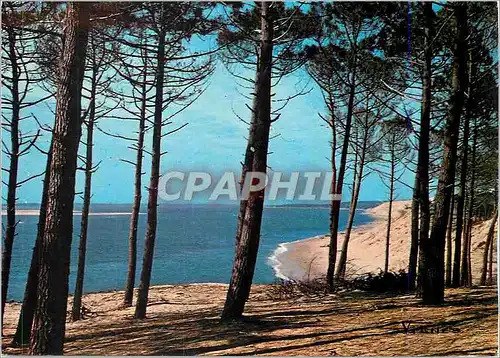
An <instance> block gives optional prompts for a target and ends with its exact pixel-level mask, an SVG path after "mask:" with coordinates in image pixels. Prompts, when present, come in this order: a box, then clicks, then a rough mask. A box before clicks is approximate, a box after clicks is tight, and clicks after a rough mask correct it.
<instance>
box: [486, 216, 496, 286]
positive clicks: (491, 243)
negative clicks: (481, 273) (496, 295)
mask: <svg viewBox="0 0 500 358" xmlns="http://www.w3.org/2000/svg"><path fill="white" fill-rule="evenodd" d="M497 220H498V212H497ZM494 244H495V240H491V242H490V264H489V269H488V271H489V272H488V284H489V285H493V284H494V283H493V245H494ZM497 266H498V264H497Z"/></svg>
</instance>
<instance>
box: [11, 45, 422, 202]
mask: <svg viewBox="0 0 500 358" xmlns="http://www.w3.org/2000/svg"><path fill="white" fill-rule="evenodd" d="M214 41H215V38H210V37H209V38H208V39H207V38H205V41H203V40H202V39H200V38H193V39H191V43H190V45H188V48H189V49H191V50H192V49H197V50H198V51H204V50H207V49H209V48H215V46H216V44H215V42H214ZM245 74H246V75H248V77H249V78H253V74H252V73H248V72H247V73H245ZM237 81H238V80H237V79H236V78H234V77H233V76H232V75H231V74H230V73H229V72H228V71H227V70H226V68H225V67H224V65H223V64H222V63H220V62H217V65H216V70H215V72H214V74H213V75H212V76H211V78H210V80H209V85H208V87H207V89H206V90H205V92H204V93H203V94H202V95H201V96H200V98H198V100H197V101H196V102H195V103H194V104H193V105H191V106H190V107H189V108H188V109H186V110H185V111H183V112H182V113H180V114H179V115H178V116H176V117H175V118H174V119H173V121H174V124H172V127H171V128H174V127H173V126H178V125H182V124H184V123H188V125H187V126H186V127H185V128H184V129H182V130H181V131H179V132H176V133H175V134H173V135H171V136H168V137H165V138H164V139H163V140H162V150H163V151H168V154H166V155H164V156H163V157H162V161H161V172H162V173H165V172H166V171H207V172H209V173H221V172H224V171H233V172H235V173H240V168H241V166H240V162H241V160H242V159H243V153H244V149H245V147H246V139H245V138H246V136H247V134H248V128H247V125H246V124H245V123H243V122H242V121H240V120H239V119H238V117H237V116H236V115H235V114H234V113H233V110H234V112H236V113H237V114H238V115H239V116H240V117H241V118H243V119H245V120H248V119H249V117H250V111H249V110H248V108H247V107H246V106H245V103H248V102H249V101H248V99H246V98H244V97H243V96H242V95H241V93H242V92H246V93H248V90H245V89H242V88H241V87H240V86H239V84H238V82H237ZM308 81H309V79H308V77H307V75H306V73H305V71H304V70H298V71H296V72H294V73H293V74H291V75H289V76H288V77H285V78H284V79H283V80H282V81H281V82H280V84H279V85H278V86H277V87H276V88H275V89H276V92H277V94H276V97H275V98H286V97H287V96H291V95H293V94H295V93H296V92H297V88H303V87H304V85H305V84H307V83H308ZM308 88H311V89H312V90H311V92H309V93H308V94H306V95H303V96H299V97H297V98H295V99H293V100H291V101H290V103H289V104H288V105H287V106H286V107H285V108H284V109H283V110H282V111H281V117H280V119H279V120H278V121H276V122H275V123H273V126H272V129H271V137H272V136H275V135H278V134H279V136H277V137H275V138H274V139H272V140H271V142H270V149H269V150H270V152H272V154H270V155H269V159H268V165H269V166H270V167H271V168H272V170H274V171H282V172H284V173H289V172H292V171H329V170H330V159H329V157H330V152H331V150H330V144H329V141H330V140H331V132H330V129H329V128H326V127H325V125H324V123H323V122H322V120H321V119H320V118H319V116H318V112H324V104H323V99H322V96H321V92H320V90H319V89H318V88H316V87H315V85H314V83H313V82H312V81H310V83H309V87H308ZM4 90H5V89H4ZM42 95H43V92H41V90H40V89H35V90H33V92H32V96H33V99H36V98H39V97H40V96H42ZM4 96H5V93H4ZM28 100H29V99H28ZM248 104H249V105H250V103H248ZM54 108H55V101H54V100H53V99H51V100H49V101H46V102H45V103H43V104H40V105H37V106H36V107H35V108H31V109H27V110H25V111H24V112H23V113H21V115H22V116H26V115H29V114H30V113H33V114H34V115H36V116H37V118H38V119H39V121H40V122H42V123H46V124H50V125H52V124H53V121H54V115H53V113H52V111H53V110H54ZM7 115H8V114H7ZM119 115H124V116H125V114H123V113H122V114H119ZM98 125H99V126H100V127H101V128H103V129H105V130H107V131H111V132H114V133H119V134H122V135H125V136H128V137H130V136H135V131H137V123H135V122H132V121H117V120H112V119H101V120H100V121H99V123H98ZM36 128H37V124H36V122H35V121H33V120H29V119H28V120H25V121H23V123H22V130H23V131H24V132H26V131H30V130H31V131H33V132H32V133H34V131H36ZM171 128H170V127H169V129H171ZM165 131H166V130H164V132H165ZM151 132H152V131H149V132H148V134H147V135H146V149H149V150H150V148H151ZM2 135H3V139H4V141H5V142H6V143H8V142H9V139H8V135H9V134H8V133H7V132H5V131H3V132H2ZM94 137H95V138H94V163H97V162H99V161H102V162H101V164H100V167H99V169H98V170H97V171H96V172H95V173H94V175H93V177H92V193H93V197H92V202H94V203H131V202H132V200H133V177H134V168H133V167H132V166H131V165H130V164H127V163H125V162H123V161H121V160H120V159H127V160H131V161H134V160H135V152H133V151H132V150H130V149H128V146H129V145H130V143H129V142H126V141H122V140H119V139H116V138H113V137H109V136H106V135H105V134H103V133H101V132H99V131H95V135H94ZM84 138H85V131H84V132H83V134H82V139H84ZM49 142H50V136H49V135H48V133H44V135H43V137H42V138H41V139H40V140H39V143H40V145H41V146H42V147H44V148H48V145H49ZM84 150H85V147H84V146H83V145H80V153H81V154H83V153H84ZM2 159H3V160H2V166H3V167H7V166H8V162H7V161H6V157H5V155H3V156H2ZM80 165H81V163H80ZM149 168H150V156H149V155H147V154H146V155H145V158H144V172H145V175H144V176H143V187H144V186H145V185H147V183H148V181H149V173H150V170H149ZM44 169H45V155H43V154H41V153H39V152H38V151H36V150H32V151H31V153H30V154H29V155H26V156H23V157H22V158H21V160H20V167H19V172H20V174H19V180H23V178H26V177H28V176H30V175H33V174H36V173H41V172H43V170H44ZM238 175H239V174H238ZM41 179H42V178H41V177H40V178H37V179H35V180H32V181H30V182H28V183H26V184H24V185H23V186H22V187H20V188H19V189H18V198H19V203H38V202H40V196H41V189H42V180H41ZM83 179H84V178H83V172H82V171H78V173H77V184H76V192H77V193H78V192H82V191H83V184H84V180H83ZM402 179H403V180H404V181H405V182H406V183H408V184H412V183H413V174H412V173H411V172H409V171H408V172H407V173H405V175H404V176H403V178H402ZM351 181H352V175H351V173H348V174H347V177H346V182H347V183H350V182H351ZM396 191H397V193H396V195H397V196H398V198H400V199H405V198H410V197H411V192H410V190H409V189H408V188H406V187H405V186H403V185H401V184H396ZM3 193H4V194H5V186H4V187H3ZM344 194H345V195H344V198H345V199H346V198H349V195H347V194H349V190H348V188H347V187H345V188H344ZM4 197H5V195H4ZM146 197H147V193H146V190H145V189H143V198H146ZM387 197H388V193H387V189H386V187H385V186H384V185H383V184H382V183H381V181H380V178H379V176H378V175H377V174H376V173H373V174H371V175H370V176H368V177H367V178H366V179H365V181H364V183H363V185H362V189H361V193H360V200H386V199H387ZM75 200H76V201H77V202H81V198H80V196H78V195H77V197H76V199H75ZM144 201H146V200H144Z"/></svg>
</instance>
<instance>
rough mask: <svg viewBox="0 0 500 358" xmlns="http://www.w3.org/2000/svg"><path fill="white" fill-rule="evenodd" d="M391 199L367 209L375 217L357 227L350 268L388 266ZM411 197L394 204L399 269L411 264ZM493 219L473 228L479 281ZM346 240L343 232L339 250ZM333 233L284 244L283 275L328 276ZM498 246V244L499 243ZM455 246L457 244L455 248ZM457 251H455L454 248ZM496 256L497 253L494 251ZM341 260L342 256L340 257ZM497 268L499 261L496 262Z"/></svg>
mask: <svg viewBox="0 0 500 358" xmlns="http://www.w3.org/2000/svg"><path fill="white" fill-rule="evenodd" d="M388 208H389V203H383V204H381V205H378V206H376V207H374V208H371V209H367V210H366V213H368V214H369V215H371V216H373V218H374V221H373V222H371V223H368V224H365V225H361V226H359V227H357V228H355V229H354V230H353V232H352V234H351V239H350V241H349V248H348V255H347V257H348V264H347V272H348V273H352V274H356V273H358V274H359V273H366V272H378V271H379V270H381V269H383V267H384V260H385V237H386V230H387V212H388ZM410 220H411V201H409V200H408V201H395V202H394V203H393V208H392V220H391V236H390V237H391V239H390V250H389V252H390V255H389V269H390V270H392V271H398V270H400V269H405V270H406V268H407V266H408V257H409V250H410ZM489 224H490V222H489V221H485V222H481V223H476V224H475V225H474V227H473V231H472V262H471V265H472V276H473V281H474V282H476V281H477V280H478V279H479V277H480V272H481V263H482V255H483V250H484V242H485V240H486V236H487V234H488V228H489ZM343 240H344V235H343V233H342V234H340V235H339V242H338V248H339V251H338V252H339V253H340V249H341V247H342V242H343ZM328 248H329V236H327V235H319V236H316V237H313V238H310V239H305V240H299V241H295V242H292V243H286V244H282V245H281V247H280V249H279V250H278V251H277V252H276V254H275V256H276V260H277V261H278V262H279V263H278V264H277V269H278V271H279V274H280V275H281V277H288V278H292V279H296V280H301V279H307V278H318V277H322V276H324V274H325V273H326V269H327V266H328ZM495 249H496V247H495ZM452 250H454V248H452ZM452 252H453V251H452ZM494 256H495V257H496V254H495V255H494ZM337 260H338V258H337ZM493 265H494V267H493V270H494V272H496V262H494V263H493Z"/></svg>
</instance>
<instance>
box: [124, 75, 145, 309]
mask: <svg viewBox="0 0 500 358" xmlns="http://www.w3.org/2000/svg"><path fill="white" fill-rule="evenodd" d="M146 84H147V72H146V70H144V74H143V78H142V86H141V96H142V97H141V114H140V118H139V133H138V137H137V153H136V154H137V155H136V159H135V175H134V203H133V204H132V214H131V216H130V227H129V231H128V270H127V283H126V285H125V295H124V298H123V305H124V306H125V307H129V306H131V305H132V299H133V296H134V286H135V273H136V267H137V227H138V225H139V211H140V210H141V199H142V194H141V190H142V160H143V155H144V134H145V133H144V132H145V129H146V105H147V100H146V96H147V89H146Z"/></svg>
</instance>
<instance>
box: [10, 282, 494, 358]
mask: <svg viewBox="0 0 500 358" xmlns="http://www.w3.org/2000/svg"><path fill="white" fill-rule="evenodd" d="M226 290H227V286H226V285H223V284H194V285H176V286H172V285H169V286H156V287H152V288H151V291H150V300H149V304H148V312H147V318H146V319H145V320H135V319H133V318H132V316H133V312H134V309H133V307H131V308H121V307H120V303H121V301H122V297H123V292H109V293H94V294H88V295H85V296H84V298H83V303H84V305H85V306H86V307H88V308H89V309H91V310H92V312H93V315H92V316H90V317H88V318H87V319H84V320H82V321H78V322H69V323H68V324H67V330H66V343H65V354H68V355H278V356H291V355H293V356H311V355H312V356H336V355H338V356H367V355H374V356H377V355H382V356H405V355H411V356H418V355H461V356H464V355H496V353H497V344H498V343H497V342H498V338H497V337H498V331H497V327H498V325H497V322H498V308H497V292H496V290H495V289H494V288H487V287H480V288H474V289H453V290H447V292H446V301H447V302H446V304H445V305H444V306H442V307H424V306H421V305H420V304H419V302H418V300H417V299H416V298H415V297H414V296H413V295H402V296H381V295H378V296H374V295H367V294H366V293H365V294H362V293H356V292H354V293H350V294H344V295H334V294H332V295H326V296H322V297H298V298H294V299H289V300H284V301H275V300H273V299H271V298H272V297H270V294H269V292H270V286H269V285H254V286H253V287H252V293H251V295H250V299H249V302H248V303H247V306H246V310H245V313H246V316H245V320H244V321H242V322H237V323H231V324H227V323H226V324H224V323H221V322H220V320H219V315H220V312H221V310H222V307H223V304H224V298H225V295H226ZM18 311H19V304H8V305H7V309H6V312H5V315H6V316H5V327H6V329H5V332H4V333H6V337H5V338H4V339H3V344H4V345H7V344H8V343H9V342H10V340H11V337H12V334H13V330H14V327H15V326H14V323H15V322H16V320H17V316H18ZM403 322H404V323H405V325H406V326H408V324H409V325H410V329H413V328H417V327H420V328H421V327H427V332H422V331H416V332H415V331H413V332H412V331H408V332H405V328H404V327H403ZM445 327H447V330H446V331H443V329H444V328H445ZM430 328H433V331H432V332H433V333H431V331H430ZM438 330H441V331H439V332H437V331H438ZM3 353H4V354H27V349H20V348H18V349H13V348H8V347H5V346H4V349H3Z"/></svg>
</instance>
